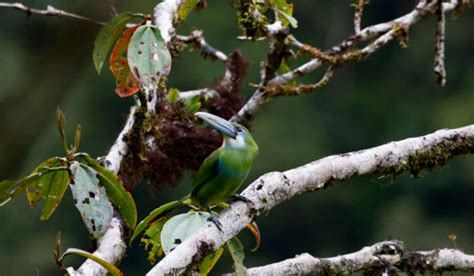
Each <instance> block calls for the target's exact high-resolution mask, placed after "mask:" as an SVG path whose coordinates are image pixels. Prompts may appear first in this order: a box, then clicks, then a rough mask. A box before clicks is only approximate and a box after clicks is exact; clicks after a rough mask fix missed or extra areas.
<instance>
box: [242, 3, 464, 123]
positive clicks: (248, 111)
mask: <svg viewBox="0 0 474 276" xmlns="http://www.w3.org/2000/svg"><path fill="white" fill-rule="evenodd" d="M461 4H462V3H461V2H460V1H459V0H450V1H448V2H443V3H442V11H441V13H442V14H444V13H447V12H450V11H453V10H454V9H456V7H458V6H459V5H461ZM436 8H437V4H436V1H428V2H427V1H426V0H420V1H419V3H418V5H417V6H416V7H415V8H414V9H413V10H412V11H411V12H409V13H407V14H405V15H403V16H401V17H399V18H396V19H394V20H391V21H388V22H384V23H379V24H376V25H372V26H369V27H366V28H364V29H363V30H361V31H360V32H358V33H356V34H354V35H352V36H350V37H349V38H347V39H346V40H344V41H343V42H341V43H340V44H338V45H336V46H334V47H332V48H331V49H330V50H328V51H326V52H324V53H323V54H324V56H326V57H328V56H329V57H333V58H334V61H335V62H336V63H337V65H338V66H341V65H344V64H347V63H349V62H354V61H358V60H361V59H363V58H365V57H367V56H369V55H370V54H372V53H374V52H375V51H376V50H378V49H379V48H380V47H382V46H384V45H386V44H387V43H388V42H389V41H391V40H393V39H394V38H396V37H399V38H400V39H402V40H403V35H404V34H403V35H401V34H400V31H408V29H409V28H410V27H411V26H412V25H414V24H415V23H417V22H418V21H419V20H420V19H424V18H426V17H428V15H430V14H434V13H435V11H436ZM406 35H407V33H406ZM369 40H374V41H373V42H371V43H369V44H368V45H367V46H365V47H364V48H363V49H361V50H351V51H349V49H352V48H353V47H354V46H356V45H357V44H359V43H362V42H365V41H369ZM293 42H295V41H293ZM297 45H302V44H300V43H299V44H298V43H293V46H297ZM328 62H329V60H323V59H321V58H318V57H312V59H311V60H310V61H308V62H306V63H305V64H303V65H301V66H299V67H298V68H296V69H294V70H292V71H290V72H288V73H285V74H282V75H277V76H275V77H273V78H272V79H271V80H269V81H268V85H270V86H274V85H283V84H287V83H289V82H291V81H293V80H295V79H296V78H298V77H300V76H303V75H306V74H308V73H311V72H313V71H314V70H316V69H318V68H319V67H321V65H322V64H323V63H328ZM270 98H271V97H269V96H268V95H265V94H264V93H262V92H261V90H260V89H257V90H256V91H255V92H254V94H253V95H252V97H250V99H249V100H248V101H247V103H246V104H245V105H244V106H243V107H242V108H241V109H240V111H239V112H238V113H237V114H236V115H235V116H234V117H233V120H234V121H245V120H247V118H251V117H253V116H254V115H255V113H256V112H257V110H258V109H259V108H260V106H261V105H263V104H264V103H266V102H268V101H269V100H270Z"/></svg>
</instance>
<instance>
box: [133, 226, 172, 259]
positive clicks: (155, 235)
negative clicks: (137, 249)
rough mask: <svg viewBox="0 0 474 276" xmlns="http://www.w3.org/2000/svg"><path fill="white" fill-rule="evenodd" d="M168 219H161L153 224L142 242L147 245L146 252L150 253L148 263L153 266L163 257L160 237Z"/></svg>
mask: <svg viewBox="0 0 474 276" xmlns="http://www.w3.org/2000/svg"><path fill="white" fill-rule="evenodd" d="M168 219H169V218H168V217H161V218H159V219H158V220H156V221H155V222H153V223H152V224H151V225H150V227H148V229H147V230H146V231H145V234H144V235H143V237H142V239H141V240H140V241H141V242H142V243H143V244H144V245H145V250H146V251H148V261H149V262H150V263H152V264H153V263H155V262H156V259H157V258H158V257H160V256H161V255H163V247H162V246H161V237H160V236H161V231H162V230H163V226H164V225H165V223H166V221H168Z"/></svg>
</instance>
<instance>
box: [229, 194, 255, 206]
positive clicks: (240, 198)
mask: <svg viewBox="0 0 474 276" xmlns="http://www.w3.org/2000/svg"><path fill="white" fill-rule="evenodd" d="M230 199H231V201H232V202H236V201H243V202H245V203H249V204H253V202H252V201H251V200H250V199H248V198H246V197H245V196H243V195H237V194H236V195H233V196H231V197H230Z"/></svg>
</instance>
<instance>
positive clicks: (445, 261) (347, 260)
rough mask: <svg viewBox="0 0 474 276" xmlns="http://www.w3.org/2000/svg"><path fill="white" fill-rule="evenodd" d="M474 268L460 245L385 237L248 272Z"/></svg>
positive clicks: (391, 272)
mask: <svg viewBox="0 0 474 276" xmlns="http://www.w3.org/2000/svg"><path fill="white" fill-rule="evenodd" d="M453 270H455V271H463V272H471V273H472V272H474V255H468V254H465V253H463V252H462V251H460V250H457V249H448V248H443V249H435V250H430V251H414V250H409V249H407V248H406V247H405V245H404V243H403V242H402V241H398V240H391V241H383V242H379V243H376V244H373V245H370V246H366V247H364V248H362V249H361V250H359V251H356V252H353V253H349V254H345V255H341V256H337V257H331V258H315V257H313V256H311V255H310V254H308V253H303V254H301V255H297V256H296V257H294V258H290V259H286V260H284V261H281V262H278V263H274V264H268V265H265V266H261V267H253V268H249V269H248V270H247V271H246V275H274V274H282V275H308V274H311V275H313V274H316V275H350V274H352V273H357V272H364V275H398V273H400V272H407V273H408V275H415V272H418V273H422V274H425V273H433V274H434V275H438V274H439V275H440V274H441V273H442V272H448V271H453Z"/></svg>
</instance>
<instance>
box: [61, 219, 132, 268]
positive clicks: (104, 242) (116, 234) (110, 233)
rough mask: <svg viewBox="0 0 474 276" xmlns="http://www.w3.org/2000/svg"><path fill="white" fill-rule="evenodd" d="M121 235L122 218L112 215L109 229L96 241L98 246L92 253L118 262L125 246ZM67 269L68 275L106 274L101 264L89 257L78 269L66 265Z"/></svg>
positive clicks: (114, 262)
mask: <svg viewBox="0 0 474 276" xmlns="http://www.w3.org/2000/svg"><path fill="white" fill-rule="evenodd" d="M122 237H123V228H122V220H121V219H119V218H117V217H114V218H112V221H111V222H110V225H109V229H108V230H107V231H106V232H105V234H104V235H103V236H102V237H101V238H100V239H99V240H98V241H97V244H98V248H97V250H95V251H94V253H93V254H94V255H95V256H97V257H99V258H101V259H103V260H105V261H107V262H109V263H112V264H116V263H118V262H120V260H121V259H122V258H123V256H124V255H125V250H126V248H127V245H126V244H125V242H124V241H123V238H122ZM67 271H68V273H69V275H73V276H87V275H96V276H98V275H107V270H106V269H105V268H104V267H103V266H101V265H99V264H98V263H96V262H95V261H92V260H90V259H87V261H85V262H84V263H83V264H82V265H81V267H80V268H79V269H78V270H74V268H72V267H68V268H67Z"/></svg>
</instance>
